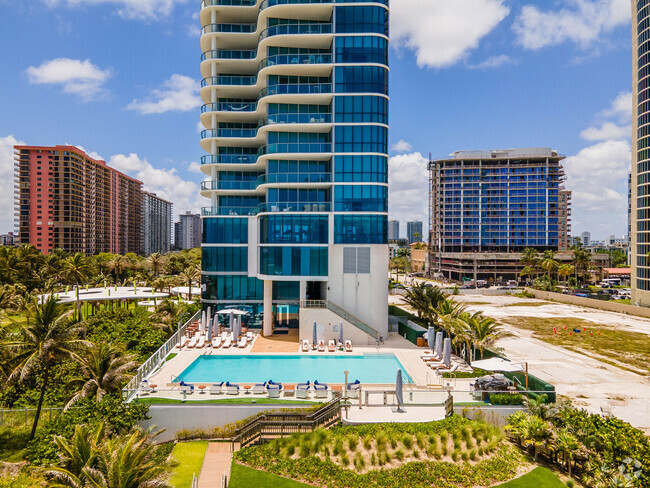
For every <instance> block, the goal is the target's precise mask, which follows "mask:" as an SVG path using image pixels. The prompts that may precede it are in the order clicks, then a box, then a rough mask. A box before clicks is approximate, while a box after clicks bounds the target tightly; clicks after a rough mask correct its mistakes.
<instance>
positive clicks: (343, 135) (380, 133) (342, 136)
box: [334, 125, 388, 154]
mask: <svg viewBox="0 0 650 488" xmlns="http://www.w3.org/2000/svg"><path fill="white" fill-rule="evenodd" d="M334 130H335V137H334V140H335V151H336V152H348V153H352V152H375V153H382V154H385V153H387V152H388V129H387V128H386V127H382V126H380V125H341V126H337V127H335V128H334Z"/></svg>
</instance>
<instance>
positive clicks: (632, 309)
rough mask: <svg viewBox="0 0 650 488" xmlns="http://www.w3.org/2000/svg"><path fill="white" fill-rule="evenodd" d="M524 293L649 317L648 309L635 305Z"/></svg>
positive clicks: (541, 293)
mask: <svg viewBox="0 0 650 488" xmlns="http://www.w3.org/2000/svg"><path fill="white" fill-rule="evenodd" d="M526 291H528V292H530V293H532V294H533V295H535V298H538V299H540V300H551V301H554V302H560V303H568V304H570V305H578V306H581V307H589V308H597V309H598V310H607V311H608V312H618V313H626V314H629V315H636V316H638V317H650V308H646V307H637V306H635V305H625V304H623V303H616V302H615V301H612V302H610V301H607V302H606V301H603V300H598V299H596V298H585V297H577V296H575V295H565V294H564V293H553V292H550V291H541V290H535V289H533V288H526Z"/></svg>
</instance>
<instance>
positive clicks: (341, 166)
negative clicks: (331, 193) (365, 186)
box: [334, 155, 388, 183]
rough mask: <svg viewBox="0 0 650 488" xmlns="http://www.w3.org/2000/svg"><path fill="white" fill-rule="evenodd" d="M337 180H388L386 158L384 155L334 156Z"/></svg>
mask: <svg viewBox="0 0 650 488" xmlns="http://www.w3.org/2000/svg"><path fill="white" fill-rule="evenodd" d="M334 178H335V181H337V182H352V181H357V182H366V181H369V182H376V183H387V182H388V158H387V157H385V156H361V155H358V156H335V157H334Z"/></svg>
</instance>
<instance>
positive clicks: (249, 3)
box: [201, 0, 257, 9]
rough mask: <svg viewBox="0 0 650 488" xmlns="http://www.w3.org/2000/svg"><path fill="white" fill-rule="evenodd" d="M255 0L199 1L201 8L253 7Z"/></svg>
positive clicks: (255, 3)
mask: <svg viewBox="0 0 650 488" xmlns="http://www.w3.org/2000/svg"><path fill="white" fill-rule="evenodd" d="M255 5H257V0H201V8H202V9H203V8H205V7H254V6H255Z"/></svg>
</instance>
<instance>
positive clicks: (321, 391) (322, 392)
mask: <svg viewBox="0 0 650 488" xmlns="http://www.w3.org/2000/svg"><path fill="white" fill-rule="evenodd" d="M314 393H315V394H314V396H315V397H316V398H327V395H328V393H329V392H328V387H327V386H324V387H322V388H317V387H316V386H314Z"/></svg>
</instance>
